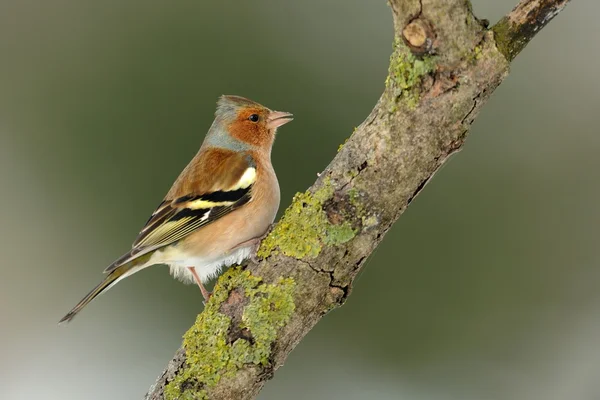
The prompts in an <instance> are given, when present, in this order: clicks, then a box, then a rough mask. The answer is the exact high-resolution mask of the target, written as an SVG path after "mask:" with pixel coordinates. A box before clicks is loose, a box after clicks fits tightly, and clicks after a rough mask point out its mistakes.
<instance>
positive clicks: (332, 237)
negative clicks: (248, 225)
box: [258, 180, 356, 258]
mask: <svg viewBox="0 0 600 400" xmlns="http://www.w3.org/2000/svg"><path fill="white" fill-rule="evenodd" d="M332 196H333V187H332V186H331V182H329V181H328V180H325V181H324V183H323V186H322V187H321V188H320V189H318V190H317V191H316V192H315V193H310V192H309V191H306V192H304V193H296V195H295V196H294V199H293V200H292V204H291V205H290V206H289V207H288V209H287V210H285V213H284V215H283V217H281V220H280V221H279V222H278V223H277V225H275V227H274V228H273V230H272V231H271V233H270V234H269V235H268V236H267V237H266V238H265V239H264V240H263V241H262V243H261V245H260V248H259V250H258V256H259V257H267V256H269V255H270V254H271V253H272V252H274V251H281V252H282V253H283V254H285V255H286V256H289V257H295V258H304V257H309V258H314V257H316V256H318V255H319V253H320V252H321V249H322V247H323V244H327V245H336V244H342V243H346V242H347V241H349V240H350V239H352V238H353V237H354V236H355V235H356V232H355V231H354V229H353V228H352V226H351V225H350V224H349V223H348V222H346V221H344V222H343V223H341V224H337V225H334V224H332V223H330V222H329V220H328V218H327V215H326V213H325V211H324V210H323V204H324V203H325V202H326V201H327V200H329V199H331V198H332Z"/></svg>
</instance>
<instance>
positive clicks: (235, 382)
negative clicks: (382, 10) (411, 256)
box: [146, 0, 568, 400]
mask: <svg viewBox="0 0 600 400" xmlns="http://www.w3.org/2000/svg"><path fill="white" fill-rule="evenodd" d="M567 2H568V1H567V0H526V1H522V2H521V4H519V5H518V6H517V8H515V10H513V12H512V13H511V14H509V15H508V16H506V17H505V18H503V19H502V20H501V21H500V22H499V23H498V24H497V25H496V26H495V27H493V28H492V29H488V28H487V22H486V21H482V20H479V19H477V18H476V17H475V16H474V15H473V13H472V9H471V5H470V3H469V2H468V1H465V0H421V1H419V0H390V2H389V3H390V6H391V9H392V13H393V17H394V27H395V29H394V32H395V42H394V51H393V54H392V56H391V59H390V68H389V75H388V78H387V80H386V83H385V91H384V93H383V95H382V96H381V98H380V99H379V101H378V103H377V105H376V106H375V108H374V109H373V111H372V112H371V114H370V115H369V117H368V118H367V119H366V120H365V121H364V122H363V123H362V124H361V125H360V126H359V127H358V128H357V129H356V131H355V132H354V133H353V134H352V136H351V137H350V138H349V139H348V141H347V142H346V143H345V144H344V145H343V146H342V147H341V149H340V151H339V153H338V155H337V156H336V157H335V158H334V160H333V161H332V162H331V164H330V165H329V166H328V167H327V169H326V170H325V171H324V172H323V173H322V174H321V175H320V177H319V179H318V180H317V181H316V182H315V184H314V185H313V186H312V187H311V188H310V189H308V191H307V192H305V193H301V194H298V195H296V197H295V198H294V200H293V202H292V205H291V206H290V207H289V208H288V210H287V211H286V213H285V215H284V216H283V217H282V219H281V221H279V223H278V224H277V225H276V226H275V228H274V229H273V231H272V232H271V234H270V235H269V236H268V237H267V238H266V239H265V240H264V241H263V243H262V246H261V248H260V250H259V256H260V257H261V260H260V261H259V262H258V263H251V264H249V265H248V266H246V267H244V268H234V269H231V270H230V271H228V272H227V273H225V274H224V275H223V276H222V277H221V278H220V279H219V281H218V283H217V286H216V288H215V293H214V295H213V297H212V298H211V300H210V301H209V303H208V304H207V306H206V308H205V310H204V311H203V312H202V313H201V314H200V315H199V316H198V320H197V321H196V323H195V324H194V326H193V327H192V328H191V329H190V330H189V331H188V333H186V335H185V337H184V343H183V347H182V348H181V349H180V350H179V351H178V352H177V353H176V354H175V357H174V358H173V359H172V360H171V361H170V362H169V364H168V366H167V368H166V370H165V371H164V372H163V373H162V374H161V376H159V378H158V379H157V381H156V383H155V384H154V385H153V386H152V387H151V389H150V391H149V392H148V394H147V395H146V399H147V400H158V399H236V400H242V399H253V398H255V396H256V395H257V394H258V392H259V391H260V389H261V388H262V386H263V385H264V384H265V382H266V381H267V380H268V379H270V378H271V377H272V376H273V373H274V371H275V370H276V369H277V368H278V367H279V366H281V365H282V364H283V362H284V361H285V359H286V357H287V355H288V354H289V353H290V352H291V351H292V350H293V348H294V347H295V346H296V345H297V344H298V342H299V341H300V340H301V339H302V338H303V337H304V335H306V334H307V333H308V331H309V330H310V329H311V328H312V327H313V326H314V325H315V324H316V323H317V322H318V321H319V320H320V319H321V318H322V317H323V316H324V315H325V314H327V313H328V312H329V311H330V310H332V309H333V308H335V307H339V306H340V305H342V304H343V303H344V301H345V299H346V298H347V297H348V295H349V294H350V291H351V287H352V282H353V280H354V278H355V277H356V274H357V273H358V272H359V270H360V269H361V267H362V266H363V265H364V262H365V260H366V259H367V257H368V256H369V255H370V254H371V252H372V251H373V250H374V248H375V247H376V246H377V245H378V244H379V242H380V241H381V240H382V238H383V236H384V235H385V233H386V232H387V231H388V230H389V229H390V227H391V226H392V224H393V223H394V222H395V221H396V220H397V219H398V217H399V216H400V215H401V214H402V212H403V211H404V210H405V209H406V207H408V205H409V204H410V203H411V201H412V200H413V199H414V198H415V197H416V196H417V195H418V194H419V192H420V191H421V190H422V189H423V187H424V186H425V185H426V183H427V182H428V181H429V179H431V177H432V176H433V174H434V173H435V172H436V171H437V170H438V169H439V168H440V167H441V166H442V164H443V163H444V162H445V161H446V160H447V159H448V157H449V156H450V155H452V154H453V153H454V152H456V151H458V150H459V149H460V148H461V147H462V145H463V143H464V141H465V139H466V137H467V134H468V132H469V128H470V126H471V124H472V123H473V121H474V119H475V118H476V117H477V114H478V113H479V110H480V109H481V107H482V106H483V105H484V104H485V103H486V101H487V99H488V98H489V96H490V95H491V94H492V92H493V91H494V89H495V88H496V87H497V86H498V85H499V84H500V83H501V82H502V80H503V79H504V78H505V77H506V75H507V73H508V68H509V62H510V61H511V60H512V59H513V58H514V57H515V56H516V55H517V54H518V52H519V51H521V50H522V49H523V48H524V47H525V45H526V44H527V42H528V41H529V40H531V39H532V38H533V35H534V34H535V33H536V32H537V31H539V30H540V29H541V28H542V27H543V26H544V25H545V24H546V23H548V21H550V19H552V18H553V17H554V16H555V15H556V14H557V13H558V12H559V11H560V10H562V8H564V6H565V5H566V3H567Z"/></svg>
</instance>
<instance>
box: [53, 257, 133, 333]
mask: <svg viewBox="0 0 600 400" xmlns="http://www.w3.org/2000/svg"><path fill="white" fill-rule="evenodd" d="M130 269H131V266H129V265H123V266H121V267H119V268H117V269H115V270H113V271H112V272H111V273H110V274H108V275H107V276H106V278H104V280H103V281H102V282H100V284H99V285H98V286H96V287H95V288H93V289H92V291H91V292H89V293H88V294H87V295H86V296H85V297H84V298H83V299H81V301H80V302H79V303H77V305H76V306H75V307H73V309H72V310H71V311H69V312H68V313H67V315H65V316H64V317H62V319H61V320H60V321H58V323H59V324H62V323H66V322H69V321H71V320H72V319H73V318H74V317H75V315H77V313H78V312H79V311H81V309H82V308H83V307H85V306H86V305H88V304H89V303H90V302H91V301H92V300H94V299H95V298H96V297H97V296H98V295H100V294H102V293H103V292H104V291H106V290H108V289H110V288H111V287H112V286H113V285H114V284H116V283H117V281H118V280H119V279H121V278H124V277H125V276H126V275H125V273H126V272H128V271H129V270H130Z"/></svg>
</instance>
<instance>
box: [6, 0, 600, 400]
mask: <svg viewBox="0 0 600 400" xmlns="http://www.w3.org/2000/svg"><path fill="white" fill-rule="evenodd" d="M515 2H516V0H501V1H498V0H475V1H474V2H473V3H474V8H475V11H476V14H477V15H478V16H479V17H485V18H489V19H490V20H491V21H492V22H495V21H496V20H498V19H499V18H500V17H501V16H502V15H503V14H505V13H506V12H508V11H509V10H510V9H511V8H512V7H513V6H514V4H515ZM598 12H600V4H599V3H598V2H594V1H591V0H587V1H586V0H579V1H575V2H573V4H572V5H570V6H569V7H567V9H566V10H565V12H564V13H562V14H561V15H559V16H558V17H557V19H556V20H555V21H553V22H552V23H551V24H550V25H549V26H548V27H547V28H546V29H544V31H543V32H542V33H541V34H540V35H539V36H538V37H537V38H536V39H535V40H534V41H533V42H532V43H531V44H530V45H529V46H528V47H527V49H526V50H525V51H524V53H523V54H522V55H520V56H519V58H518V59H517V60H516V61H515V62H514V64H513V68H512V74H511V76H510V78H509V79H508V80H507V81H506V82H505V83H504V84H503V85H502V86H501V87H500V88H499V89H498V90H497V92H496V93H495V94H494V96H493V97H492V99H491V101H490V102H489V104H488V105H487V106H486V107H485V108H484V110H483V113H482V114H481V116H480V117H479V119H478V120H477V121H476V123H475V125H474V126H473V130H472V132H471V134H472V136H471V137H470V138H469V140H468V141H467V144H466V147H465V149H464V150H463V151H462V152H461V153H460V154H459V155H458V156H457V157H455V158H454V159H453V160H452V161H451V162H450V163H449V164H447V165H446V166H445V167H444V169H443V170H442V171H441V172H440V173H439V174H437V175H436V178H435V179H434V180H433V182H432V183H431V184H430V185H428V186H427V188H426V190H425V191H424V192H423V193H422V194H421V195H420V196H419V198H418V200H417V201H415V202H414V203H413V204H412V205H411V207H410V208H409V209H408V211H407V212H406V213H405V215H404V216H403V217H402V218H401V219H400V221H399V222H398V223H397V224H396V225H395V226H394V228H393V229H392V231H391V232H390V233H389V235H388V236H387V237H386V239H385V241H384V242H383V243H382V244H381V246H380V247H379V248H378V249H377V251H376V253H375V254H374V255H373V256H372V257H371V259H370V260H369V262H368V265H367V267H366V269H365V270H364V272H363V273H362V274H361V276H360V277H359V279H358V280H357V282H356V285H355V287H354V292H353V295H352V296H351V297H350V298H349V300H348V302H347V304H346V305H345V306H344V307H342V308H341V309H339V310H337V311H335V312H333V313H331V314H330V315H328V316H327V317H326V318H324V319H323V321H322V322H321V323H320V324H319V325H318V326H317V327H316V328H315V329H314V330H313V331H312V332H311V333H310V334H309V335H308V336H307V337H306V338H305V340H304V341H303V342H302V343H301V344H300V345H299V346H298V347H297V349H296V350H295V351H294V352H293V353H292V354H291V356H290V357H289V359H288V361H287V363H286V365H285V367H283V368H281V369H280V370H279V371H278V372H277V374H276V376H275V378H274V379H273V380H272V381H271V382H269V384H268V385H267V386H266V388H265V389H264V391H263V392H262V394H261V396H260V399H262V400H274V399H291V400H301V399H347V400H358V399H367V398H368V399H373V400H375V399H377V400H384V399H385V400H387V399H411V400H412V399H419V400H437V399H444V400H445V399H467V400H470V399H473V400H488V399H489V400H496V399H502V400H503V399H507V400H508V399H510V400H515V399H524V400H525V399H526V400H531V399H544V400H551V399H557V400H558V399H590V400H591V399H598V398H600V345H599V344H600V339H599V338H600V291H599V290H598V286H599V282H600V269H599V268H598V264H599V262H600V253H599V250H598V248H599V246H598V226H599V223H600V211H599V209H598V204H599V203H600V183H599V178H600V157H599V154H600V136H599V135H598V126H599V123H598V117H599V115H600V114H599V111H600V110H599V105H600V94H599V93H600V83H599V81H598V78H597V72H598V70H600V55H599V54H600V52H599V50H600V45H599V44H598V43H599V42H598V38H599V37H600V36H599V35H600V25H599V24H598V22H597V15H598ZM391 42H392V21H391V15H390V11H389V9H388V7H387V6H386V4H385V1H383V0H380V1H364V2H347V1H342V0H327V1H323V0H307V1H303V2H277V1H275V0H272V1H269V0H255V1H252V2H236V1H230V0H229V1H210V2H207V1H197V0H196V1H184V0H178V1H158V0H153V1H139V0H138V1H133V0H132V1H126V2H124V1H117V0H104V1H94V2H92V1H77V0H51V1H50V0H48V1H40V0H38V1H29V0H1V1H0V179H1V180H0V184H1V186H0V187H1V190H2V192H1V195H0V210H1V211H0V212H1V215H2V224H1V226H0V234H1V241H0V254H2V255H3V260H2V264H1V265H0V273H1V276H0V321H1V322H0V327H1V330H0V332H1V333H0V339H1V340H0V398H1V399H3V400H5V399H6V400H15V399H19V400H20V399H28V400H29V399H49V400H52V399H63V400H81V399H115V400H121V399H123V400H124V399H140V398H141V397H142V396H143V394H144V393H145V392H146V390H147V389H148V387H149V386H150V384H151V383H153V382H154V380H155V378H156V376H157V375H158V374H159V373H160V372H161V371H162V369H163V368H164V366H165V365H166V362H167V361H168V360H169V359H170V357H171V356H172V355H173V353H174V351H175V350H176V349H177V348H178V346H179V345H180V342H181V335H182V334H183V333H184V332H185V330H186V328H188V327H189V326H190V325H191V323H192V322H193V320H194V318H195V316H196V314H197V313H198V312H199V311H200V310H201V304H202V299H201V296H200V293H199V291H198V289H197V287H195V286H184V285H182V284H181V283H179V282H176V281H174V280H173V279H171V278H170V277H169V275H168V273H167V270H166V268H161V267H156V268H151V269H149V270H147V271H145V272H143V273H141V274H137V275H135V276H134V277H133V278H131V279H128V280H126V281H124V282H122V283H120V284H119V285H117V286H116V287H115V288H114V289H112V290H111V291H110V292H109V293H108V294H107V295H106V296H102V297H101V298H100V299H99V300H98V301H97V302H94V303H93V304H92V305H91V306H90V307H89V308H88V309H86V310H85V311H84V312H83V313H82V314H81V316H79V317H78V318H76V319H75V321H74V322H73V323H72V324H70V325H68V326H66V327H58V326H57V325H56V322H57V321H58V319H59V318H60V317H62V316H63V315H64V314H65V313H66V312H67V311H68V310H69V309H70V308H71V307H72V306H73V305H74V304H75V303H76V302H77V301H78V300H79V299H80V298H81V297H82V296H83V295H84V294H85V293H87V291H88V290H89V289H91V288H92V287H93V286H94V285H95V284H96V283H98V282H99V280H100V279H101V278H102V274H101V271H102V269H103V268H104V267H105V266H106V265H108V264H109V263H110V262H111V261H112V260H113V259H114V258H116V257H117V256H119V255H121V254H122V253H123V252H124V251H126V250H127V249H128V248H129V246H130V243H131V242H132V241H133V239H134V238H135V236H136V233H137V232H138V230H139V228H140V227H141V226H142V224H143V223H144V222H145V220H146V218H147V217H148V215H149V213H151V212H152V211H153V209H154V207H155V206H156V205H157V204H158V202H159V201H160V199H161V198H162V196H163V195H164V194H165V192H166V191H167V190H168V188H169V186H170V184H171V183H172V181H173V180H174V178H175V177H176V176H177V175H178V173H179V171H180V170H181V169H182V168H183V167H184V166H185V165H186V164H187V162H188V160H189V159H190V158H191V157H192V156H193V155H194V154H195V152H196V150H197V148H198V146H199V144H200V142H201V141H202V138H203V136H204V133H205V132H206V130H207V129H208V127H209V126H210V123H211V121H212V115H213V112H214V106H215V101H216V99H217V97H218V96H219V95H221V94H224V93H225V94H239V95H243V96H247V97H250V98H252V99H255V100H257V101H259V102H262V103H263V104H265V105H267V106H268V107H271V108H274V109H279V110H286V111H291V112H293V113H294V114H295V115H296V120H295V121H294V122H293V123H292V124H289V125H287V126H285V128H282V130H281V131H280V135H279V136H278V139H277V142H276V145H275V149H274V155H273V163H274V165H275V169H276V170H277V172H278V175H279V180H280V182H281V188H282V209H283V208H285V207H286V206H287V205H288V204H289V202H290V199H291V197H292V195H293V194H294V193H295V192H297V191H302V190H304V189H305V188H306V187H308V186H309V185H310V184H311V183H312V182H313V181H314V179H315V178H316V174H317V173H318V172H319V171H321V170H323V168H324V167H325V166H326V165H327V163H328V161H329V160H330V159H331V158H332V157H333V156H334V155H335V153H336V150H337V147H338V145H339V144H340V143H342V142H343V141H344V139H345V138H346V137H347V136H348V135H349V134H350V133H351V132H352V130H353V128H354V127H355V126H357V125H359V124H360V122H361V121H362V120H363V119H364V118H365V117H366V116H367V115H368V113H369V112H370V110H371V108H372V106H373V105H374V104H375V102H376V100H377V98H378V97H379V94H380V93H381V91H382V89H383V84H384V80H385V76H386V72H387V62H388V58H389V54H390V52H391V47H392V46H391Z"/></svg>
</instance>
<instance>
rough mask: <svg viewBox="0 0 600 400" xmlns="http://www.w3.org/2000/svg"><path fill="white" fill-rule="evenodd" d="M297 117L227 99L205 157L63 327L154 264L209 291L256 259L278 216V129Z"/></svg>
mask: <svg viewBox="0 0 600 400" xmlns="http://www.w3.org/2000/svg"><path fill="white" fill-rule="evenodd" d="M292 120H293V115H292V114H290V113H288V112H283V111H272V110H271V109H269V108H267V107H265V106H263V105H261V104H259V103H257V102H255V101H252V100H249V99H247V98H244V97H240V96H232V95H223V96H221V97H219V99H218V101H217V107H216V111H215V118H214V121H213V123H212V125H211V126H210V128H209V130H208V132H207V134H206V136H205V138H204V141H203V142H202V145H201V146H200V149H199V150H198V152H197V153H196V155H195V156H194V157H193V158H192V160H191V161H190V162H189V164H188V165H187V166H186V167H185V168H184V169H183V171H182V172H181V174H180V175H179V176H178V177H177V179H176V180H175V182H174V183H173V185H172V187H171V189H170V190H169V191H168V193H167V195H166V196H165V197H164V199H163V201H162V202H161V203H160V204H159V206H158V207H157V208H156V210H155V211H154V212H153V213H152V215H151V216H150V218H149V219H148V221H147V222H146V224H145V225H144V226H143V228H142V230H141V231H140V232H139V234H138V236H137V238H136V239H135V241H134V242H133V245H132V248H131V250H130V251H128V252H127V253H125V254H124V255H123V256H121V257H119V258H118V259H117V260H115V261H114V262H113V263H112V264H111V265H109V266H108V267H107V268H106V269H105V270H104V273H105V274H106V277H105V278H104V280H103V281H102V282H101V283H100V284H98V285H97V286H96V287H95V288H94V289H92V290H91V291H90V292H89V293H88V294H87V295H86V296H85V297H84V298H83V299H82V300H81V301H80V302H79V303H77V305H76V306H75V307H73V309H72V310H71V311H69V312H68V313H67V314H66V315H65V316H64V317H63V318H62V319H61V320H60V321H59V324H60V323H64V322H68V321H71V320H72V319H73V317H75V315H76V314H77V313H79V311H81V309H82V308H83V307H85V306H86V305H87V304H89V303H90V302H91V301H92V300H94V299H95V298H96V297H97V296H98V295H100V294H102V293H104V292H106V291H107V290H109V289H110V288H112V287H113V286H114V285H116V284H117V283H118V282H119V281H121V280H122V279H124V278H126V277H129V276H131V275H133V274H134V273H136V272H138V271H141V270H143V269H144V268H146V267H149V266H151V265H156V264H166V265H168V266H169V270H170V273H171V275H173V276H174V277H175V278H177V279H179V280H181V281H182V282H184V283H193V282H195V283H196V284H197V285H198V286H199V288H200V291H201V292H202V296H203V297H204V299H205V301H208V299H209V297H210V295H211V293H210V292H209V291H208V290H207V289H206V288H205V286H204V283H206V282H207V281H208V280H210V279H211V278H214V277H215V276H217V275H218V274H219V273H220V271H221V269H222V268H223V267H226V266H230V265H233V264H239V263H240V262H242V261H243V260H245V259H248V258H252V257H254V256H255V254H256V250H257V248H258V245H259V244H260V240H261V239H262V237H264V235H266V233H267V232H268V230H269V229H270V227H271V225H272V223H273V221H274V220H275V216H276V214H277V210H278V208H279V201H280V191H279V182H278V180H277V176H276V174H275V171H274V169H273V166H272V164H271V150H272V147H273V142H274V140H275V135H276V132H277V129H278V128H279V127H281V126H282V125H284V124H286V123H288V122H290V121H292Z"/></svg>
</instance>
